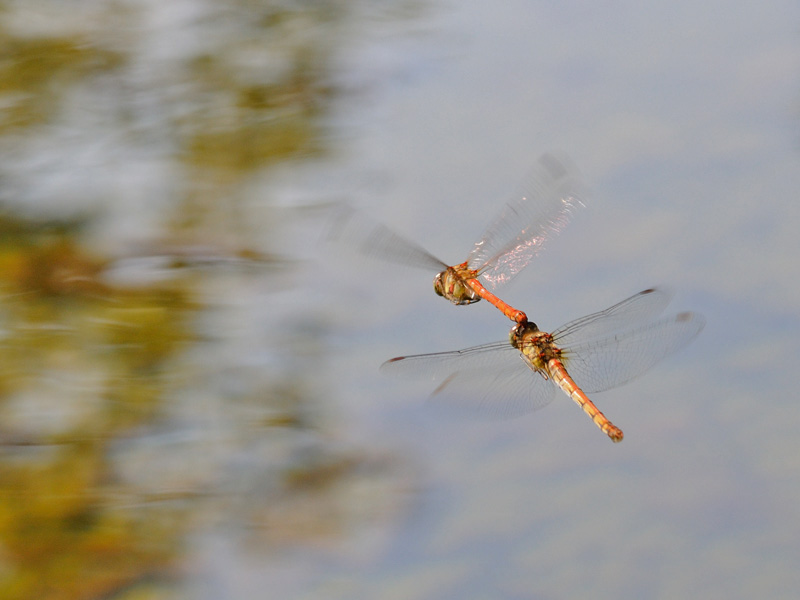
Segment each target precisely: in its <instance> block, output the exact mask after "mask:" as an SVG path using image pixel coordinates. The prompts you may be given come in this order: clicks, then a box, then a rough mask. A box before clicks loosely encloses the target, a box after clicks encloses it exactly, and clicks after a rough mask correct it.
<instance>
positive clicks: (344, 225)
mask: <svg viewBox="0 0 800 600" xmlns="http://www.w3.org/2000/svg"><path fill="white" fill-rule="evenodd" d="M328 240H329V241H333V242H338V243H342V244H344V245H346V246H349V247H350V248H355V249H356V250H358V251H359V252H361V253H362V254H365V255H367V256H372V257H375V258H380V259H382V260H385V261H388V262H392V263H395V264H400V265H404V266H410V267H417V268H421V269H426V270H429V271H433V272H438V271H441V270H443V269H446V268H447V265H446V264H444V263H443V262H442V261H440V260H439V259H438V258H436V257H435V256H434V255H433V254H431V253H430V252H428V251H427V250H425V248H423V247H422V246H420V245H419V244H417V243H415V242H412V241H411V240H409V239H407V238H405V237H403V236H402V235H400V234H399V233H397V232H396V231H393V230H392V229H390V228H389V227H387V226H386V225H384V224H382V223H378V222H377V221H374V220H372V219H370V218H369V217H368V216H367V215H366V214H364V213H363V212H362V211H360V210H357V209H355V208H353V207H352V206H350V205H348V204H342V205H339V206H337V208H336V214H335V215H334V217H333V219H332V221H331V226H330V229H329V233H328Z"/></svg>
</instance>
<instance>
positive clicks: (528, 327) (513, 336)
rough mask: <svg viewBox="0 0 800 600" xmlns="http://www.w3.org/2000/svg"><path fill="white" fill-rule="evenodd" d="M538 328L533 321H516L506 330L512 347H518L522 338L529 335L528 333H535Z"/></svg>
mask: <svg viewBox="0 0 800 600" xmlns="http://www.w3.org/2000/svg"><path fill="white" fill-rule="evenodd" d="M538 331H539V328H538V327H537V326H536V323H534V322H533V321H526V322H524V323H517V324H516V325H514V327H512V328H511V331H509V332H508V341H509V342H511V345H512V346H514V348H520V347H521V345H522V343H523V341H524V339H525V338H526V337H530V334H532V333H537V332H538Z"/></svg>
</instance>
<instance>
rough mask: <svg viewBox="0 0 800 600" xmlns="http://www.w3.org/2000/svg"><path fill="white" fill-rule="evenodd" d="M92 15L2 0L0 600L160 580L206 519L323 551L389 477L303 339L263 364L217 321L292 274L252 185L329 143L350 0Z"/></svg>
mask: <svg viewBox="0 0 800 600" xmlns="http://www.w3.org/2000/svg"><path fill="white" fill-rule="evenodd" d="M96 4H97V5H96V6H95V5H81V6H80V9H79V10H77V9H76V13H75V14H73V13H70V10H71V8H70V7H67V6H60V5H54V4H52V3H46V2H43V3H39V2H28V3H18V4H16V5H13V6H11V7H9V8H6V9H5V12H4V15H3V17H4V18H3V21H2V23H0V29H1V31H0V39H1V40H2V45H3V49H4V56H6V57H7V59H6V60H5V61H4V62H3V64H2V68H0V99H1V100H2V102H3V104H4V105H5V107H6V109H7V110H5V111H4V112H3V116H2V117H0V135H2V136H5V137H4V139H0V149H2V150H3V152H4V161H3V162H4V167H3V169H2V170H3V173H2V174H3V176H4V181H5V184H4V185H3V188H2V192H1V193H2V198H3V200H4V202H5V206H4V209H3V211H4V212H3V215H2V219H0V231H2V239H1V240H0V292H1V293H2V303H0V326H1V327H2V337H1V338H0V481H1V482H2V483H0V511H2V515H1V516H0V545H1V546H2V548H3V559H2V560H3V568H2V569H0V595H2V596H3V597H4V598H10V599H12V598H34V597H36V598H98V597H122V596H125V597H128V596H127V595H126V594H127V593H130V592H132V590H137V591H138V593H142V594H150V593H153V594H155V593H161V592H163V591H164V590H165V589H167V588H169V587H171V586H172V585H173V584H174V583H175V582H176V581H179V580H180V579H181V578H182V574H183V569H184V567H185V563H184V561H185V551H186V548H187V540H188V539H189V538H190V535H197V532H198V531H203V530H208V529H209V528H214V527H230V526H231V525H233V526H234V528H238V529H239V530H240V531H242V532H243V536H242V537H243V539H247V540H248V541H249V542H250V543H255V544H256V545H257V546H263V545H266V546H275V545H278V546H280V545H283V544H312V545H317V544H320V543H322V544H323V545H324V544H327V543H330V542H331V541H334V542H335V540H336V539H337V538H338V537H339V536H340V535H341V534H342V532H345V531H347V530H349V529H350V528H352V527H353V525H354V523H358V522H364V521H370V520H371V519H381V518H385V516H386V515H387V514H389V513H391V512H392V511H394V510H396V509H395V508H392V503H388V504H387V503H386V502H385V499H386V498H388V497H389V496H391V495H392V494H393V492H394V491H395V489H396V487H397V485H398V482H400V485H401V486H404V485H406V484H405V483H404V482H405V481H407V480H408V473H407V471H406V467H405V466H404V465H403V464H402V462H400V461H398V460H397V459H396V458H394V457H392V456H391V455H388V454H380V453H378V454H373V453H368V452H367V451H366V449H359V448H355V447H352V446H350V445H347V444H344V443H342V442H340V441H335V436H334V435H332V434H331V433H330V432H329V431H328V426H327V424H326V421H325V419H324V414H323V413H320V412H319V411H317V410H315V409H314V405H315V404H316V402H317V399H318V397H319V396H318V395H317V392H318V391H317V390H316V389H313V388H312V387H309V385H307V384H306V383H304V382H302V381H300V380H299V379H298V375H299V373H300V372H301V371H300V369H299V367H298V366H297V364H295V363H296V362H298V361H301V360H304V359H307V358H308V354H309V352H310V353H312V358H313V360H314V361H316V362H317V363H318V364H320V363H322V362H323V361H324V359H325V353H324V351H323V344H324V335H320V331H321V328H319V327H313V328H305V329H303V328H296V329H293V335H292V339H291V340H289V341H287V340H281V342H280V353H281V361H282V363H281V364H280V365H278V366H277V367H276V366H275V364H274V363H275V359H274V356H272V353H274V352H276V349H275V348H273V347H272V346H271V345H270V344H274V343H276V342H275V340H271V339H267V340H258V336H259V335H260V334H261V333H266V331H264V332H254V331H249V332H247V335H246V336H244V337H242V336H241V334H242V330H241V329H235V328H234V329H233V330H231V329H230V328H229V327H228V325H229V324H230V323H231V321H232V320H235V319H236V315H235V313H236V311H238V310H240V309H244V310H252V309H253V306H256V305H258V304H260V303H263V301H264V298H263V293H264V290H266V289H268V288H269V285H266V284H264V283H263V282H264V281H266V280H268V279H271V278H273V277H277V276H278V274H280V273H282V272H284V271H285V270H287V269H289V268H290V265H291V262H290V261H287V260H286V258H287V257H283V256H280V255H276V254H275V253H274V252H273V251H272V249H271V248H270V247H269V241H270V232H269V227H270V223H269V221H268V220H267V221H265V220H264V218H263V214H264V211H261V212H260V213H259V215H261V216H259V217H258V222H257V223H256V222H255V221H254V218H253V215H252V211H251V209H250V208H251V207H250V206H249V205H248V202H247V200H248V198H249V196H248V194H249V193H251V189H252V188H253V187H254V186H256V187H257V181H258V180H259V178H260V177H263V176H264V173H265V171H267V170H268V169H269V168H271V167H272V166H274V165H276V164H279V163H281V162H283V161H286V160H289V159H296V158H302V157H308V156H315V155H318V154H320V153H322V152H325V151H327V148H326V145H325V138H324V136H323V134H322V132H323V129H322V128H323V122H324V121H323V119H324V117H325V115H326V113H327V111H328V110H329V109H330V105H331V102H332V100H333V99H334V98H335V90H334V89H333V88H332V86H331V85H330V83H329V81H328V75H329V74H328V70H327V69H328V59H329V57H330V53H331V48H332V47H335V45H336V44H339V43H341V42H342V39H343V38H342V37H341V36H342V30H341V29H339V26H341V25H342V24H343V22H344V20H345V19H346V18H347V11H346V10H345V7H346V6H347V5H346V4H345V3H337V2H327V3H314V4H307V3H299V4H298V5H297V6H293V5H291V4H289V3H280V4H278V5H275V3H269V2H263V3H259V2H252V3H238V2H229V3H216V4H215V6H214V7H206V6H204V5H203V4H202V3H193V2H184V3H181V4H179V5H178V4H176V5H175V6H173V5H172V4H169V5H166V4H165V5H157V4H156V5H153V6H150V5H147V4H146V3H128V4H124V3H118V4H113V5H105V4H104V3H96ZM168 6H169V8H167V7H168ZM170 11H173V12H170ZM45 17H46V18H45ZM170 19H172V21H171V22H170ZM123 23H124V24H125V25H124V26H122V24H123ZM323 26H324V27H325V29H324V31H325V34H324V35H320V32H321V31H322V30H320V29H319V28H320V27H323ZM84 101H85V102H84ZM65 132H66V135H65ZM98 144H99V146H98ZM154 179H155V180H157V182H158V183H157V185H155V187H152V185H153V184H152V181H153V180H154ZM151 189H156V190H159V193H158V194H155V195H153V196H154V197H155V199H153V198H151V197H150V196H151V194H149V193H147V194H143V193H140V192H141V190H151ZM145 197H146V201H147V203H146V204H139V203H137V201H138V200H139V199H143V198H145ZM118 232H123V233H124V235H119V236H117V233H118ZM279 267H280V268H279ZM296 318H297V322H298V323H300V322H301V321H302V319H303V316H302V315H297V317H296ZM262 326H265V325H264V324H262ZM254 339H256V340H257V341H256V342H254V341H253V340H254ZM242 340H244V341H242ZM253 343H255V344H257V348H255V349H254V348H253V346H252V344H253ZM237 344H239V345H237ZM258 344H260V345H258ZM259 353H260V354H259ZM146 597H150V596H146Z"/></svg>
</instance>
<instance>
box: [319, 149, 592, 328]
mask: <svg viewBox="0 0 800 600" xmlns="http://www.w3.org/2000/svg"><path fill="white" fill-rule="evenodd" d="M520 187H521V190H520V193H519V194H518V195H517V196H516V197H515V198H514V199H513V200H512V201H510V202H508V203H507V204H506V205H505V207H504V209H503V210H502V212H501V213H500V214H499V215H498V216H497V217H496V218H495V220H494V221H493V222H492V223H491V224H490V225H489V226H488V227H487V228H486V230H485V231H484V233H483V235H482V236H481V238H480V240H478V241H477V242H476V243H475V245H474V246H473V248H472V251H471V252H470V254H469V257H468V258H467V260H465V261H464V262H462V263H460V264H458V265H454V266H449V265H448V264H447V263H445V262H443V261H441V260H439V259H438V258H436V257H435V256H434V255H432V254H431V253H430V252H428V251H427V250H426V249H425V248H423V247H422V246H420V245H418V244H416V243H415V242H412V241H410V240H408V239H406V238H404V237H403V236H401V235H399V234H398V233H395V232H394V231H392V230H391V229H390V228H389V227H387V226H385V225H382V224H378V223H372V222H370V221H369V220H368V219H367V218H366V217H365V216H364V215H363V214H362V213H360V212H358V211H356V210H354V209H352V208H351V207H349V206H344V207H342V208H343V209H344V210H342V211H340V213H339V214H338V215H337V219H336V223H335V224H334V227H333V229H332V231H331V237H332V238H335V239H340V240H343V241H345V242H346V243H347V244H349V245H351V246H356V247H359V248H360V249H361V251H362V252H364V253H365V254H371V255H375V256H378V257H380V258H382V259H384V260H387V261H391V262H394V263H399V264H403V265H409V266H414V267H420V268H424V269H429V270H431V271H434V272H436V271H438V274H437V275H436V277H435V278H434V280H433V289H434V291H435V292H436V294H437V295H439V296H443V297H444V298H446V299H447V300H449V301H450V302H452V303H453V304H456V305H463V304H472V303H474V302H478V301H479V300H481V299H484V300H486V301H487V302H490V303H491V304H493V305H494V306H496V307H497V308H498V309H499V310H500V312H502V313H503V314H504V315H505V316H507V317H508V318H509V319H511V320H512V321H514V322H516V323H525V322H527V320H528V317H527V315H526V314H525V313H524V312H522V311H521V310H518V309H516V308H514V307H513V306H511V305H509V304H507V303H506V302H504V301H503V300H501V299H500V298H498V297H497V296H495V295H494V294H493V293H492V292H490V291H489V290H488V289H487V287H490V288H497V287H500V286H501V285H503V284H505V283H506V282H508V281H509V280H511V279H512V278H513V277H514V276H516V275H517V273H519V272H520V271H521V270H522V269H523V268H524V267H525V266H526V265H527V264H528V263H529V262H530V260H531V259H532V258H533V257H534V256H536V254H538V253H539V251H540V250H541V249H542V247H543V245H544V243H545V242H546V240H547V239H548V238H550V237H552V236H553V235H555V234H557V233H558V232H559V231H561V229H563V228H564V226H566V224H567V223H568V222H569V219H570V217H571V216H572V213H573V212H574V211H575V210H576V209H577V208H579V207H582V206H583V202H582V201H581V199H580V197H581V195H582V185H581V184H580V179H579V177H578V174H577V170H576V169H575V168H574V167H573V165H572V164H571V162H570V161H568V160H567V159H566V158H561V159H558V158H556V157H555V156H553V155H551V154H544V155H542V156H541V157H540V158H539V160H538V161H537V163H536V165H535V166H534V168H533V170H532V172H531V173H530V175H529V176H528V178H527V180H526V181H525V183H524V184H523V185H522V186H520ZM481 281H483V283H481ZM484 283H485V284H486V285H484Z"/></svg>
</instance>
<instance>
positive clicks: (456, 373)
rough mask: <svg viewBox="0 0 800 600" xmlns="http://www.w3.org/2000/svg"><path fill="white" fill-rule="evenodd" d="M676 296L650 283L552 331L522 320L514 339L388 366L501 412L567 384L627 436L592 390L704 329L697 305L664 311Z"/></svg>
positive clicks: (614, 431)
mask: <svg viewBox="0 0 800 600" xmlns="http://www.w3.org/2000/svg"><path fill="white" fill-rule="evenodd" d="M670 297H671V295H670V293H669V292H667V291H665V290H663V289H656V288H651V289H647V290H644V291H642V292H639V293H638V294H636V295H634V296H631V297H630V298H628V299H626V300H623V301H622V302H619V303H618V304H615V305H614V306H611V307H610V308H607V309H605V310H601V311H600V312H596V313H593V314H590V315H587V316H585V317H581V318H580V319H576V320H574V321H571V322H569V323H567V324H566V325H563V326H561V327H559V328H558V329H556V330H555V331H553V332H552V333H547V332H544V331H540V330H539V328H538V327H537V326H536V324H535V323H533V322H530V321H529V322H527V323H517V324H516V325H515V326H514V327H512V329H511V332H510V334H509V341H510V343H509V342H508V341H503V342H495V343H490V344H484V345H481V346H474V347H472V348H466V349H464V350H456V351H454V352H437V353H434V354H417V355H413V356H400V357H397V358H392V359H391V360H388V361H386V362H385V363H384V364H383V365H382V366H381V370H382V371H384V372H387V373H390V374H394V375H407V376H413V377H426V378H429V379H431V380H433V381H434V382H437V383H438V387H437V388H436V389H435V390H434V392H433V394H432V397H437V396H441V397H443V398H450V399H455V400H456V401H457V402H458V403H464V401H465V400H467V401H468V402H469V403H471V404H472V405H473V407H474V408H477V409H478V410H479V411H480V412H486V413H496V414H499V415H501V416H517V415H520V414H524V413H526V412H531V411H534V410H537V409H539V408H542V407H544V406H546V405H547V404H549V403H550V402H552V401H553V399H554V398H555V397H556V396H557V395H558V394H557V392H558V389H559V388H560V389H561V390H562V391H563V392H565V393H566V394H567V396H569V397H570V398H572V400H574V401H575V402H576V403H577V404H578V406H580V407H581V408H582V409H583V410H584V412H586V414H587V415H589V417H590V418H591V419H592V421H594V423H595V425H597V426H598V427H599V428H600V430H601V431H603V432H604V433H605V434H606V435H608V437H609V438H611V440H612V441H614V442H620V441H622V438H623V433H622V430H621V429H620V428H619V427H617V426H616V425H614V424H613V423H612V422H611V421H609V420H608V418H607V417H606V416H605V415H604V414H603V413H602V412H601V411H600V410H599V409H598V408H597V406H595V404H594V403H593V402H592V401H591V400H590V399H589V397H588V396H587V395H586V394H587V393H593V392H602V391H605V390H609V389H612V388H615V387H617V386H620V385H622V384H624V383H627V382H628V381H630V380H632V379H634V378H635V377H638V376H639V375H641V374H642V373H644V372H645V371H647V370H648V369H650V368H651V367H652V366H653V365H655V364H656V363H658V362H659V361H660V360H662V359H663V358H665V357H666V356H668V355H670V354H672V353H673V352H675V351H676V350H678V349H679V348H681V347H683V346H685V345H686V344H688V343H689V342H690V341H691V340H692V339H694V338H695V337H696V336H697V335H698V334H699V333H700V331H701V330H702V329H703V326H704V325H705V319H704V318H703V316H702V315H699V314H697V313H693V312H681V313H678V314H677V315H673V316H667V317H661V318H658V319H656V317H658V316H659V315H660V314H661V313H662V312H663V311H664V309H665V308H666V306H667V304H668V303H669V301H670ZM654 319H656V320H654Z"/></svg>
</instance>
